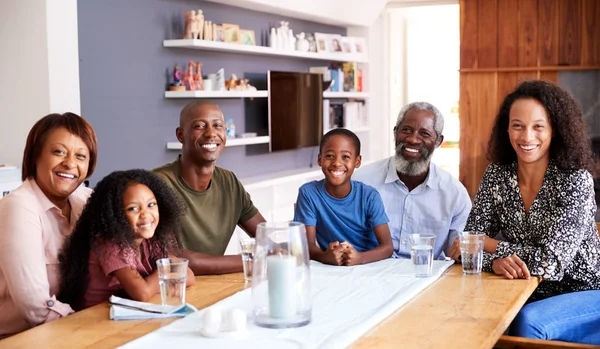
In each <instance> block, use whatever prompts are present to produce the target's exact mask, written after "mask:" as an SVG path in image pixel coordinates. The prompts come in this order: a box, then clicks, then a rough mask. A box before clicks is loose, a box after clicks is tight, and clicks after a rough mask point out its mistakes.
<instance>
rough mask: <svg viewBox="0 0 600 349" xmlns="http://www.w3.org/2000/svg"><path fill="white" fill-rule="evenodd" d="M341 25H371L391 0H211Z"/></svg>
mask: <svg viewBox="0 0 600 349" xmlns="http://www.w3.org/2000/svg"><path fill="white" fill-rule="evenodd" d="M208 1H212V2H218V3H221V4H228V5H234V6H238V7H243V8H247V9H250V10H255V11H261V12H268V13H275V14H280V15H282V16H290V17H295V18H300V19H305V20H310V21H316V22H322V23H327V24H331V25H341V26H370V25H371V24H372V23H373V22H374V21H375V20H376V18H377V16H378V15H379V13H380V12H381V10H382V9H383V8H384V7H385V5H386V3H387V2H388V1H389V0H277V1H275V0H208Z"/></svg>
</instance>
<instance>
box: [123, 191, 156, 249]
mask: <svg viewBox="0 0 600 349" xmlns="http://www.w3.org/2000/svg"><path fill="white" fill-rule="evenodd" d="M123 210H124V211H125V217H126V218H127V221H128V222H129V224H130V225H131V229H132V230H133V233H134V237H133V238H134V239H135V240H138V243H141V240H142V239H150V238H152V237H153V236H154V231H155V230H156V227H157V226H158V204H157V202H156V198H155V197H154V193H152V190H150V188H148V187H147V186H145V185H144V184H141V183H132V184H131V185H129V186H128V187H127V189H125V192H124V193H123Z"/></svg>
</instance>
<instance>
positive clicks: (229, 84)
mask: <svg viewBox="0 0 600 349" xmlns="http://www.w3.org/2000/svg"><path fill="white" fill-rule="evenodd" d="M236 86H237V76H235V74H231V77H230V78H229V80H227V81H226V82H225V89H226V90H229V91H235V87H236Z"/></svg>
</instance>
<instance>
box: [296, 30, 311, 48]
mask: <svg viewBox="0 0 600 349" xmlns="http://www.w3.org/2000/svg"><path fill="white" fill-rule="evenodd" d="M304 35H305V34H304V33H300V34H298V35H296V38H297V40H296V51H301V52H307V51H308V49H309V43H308V40H306V39H305V38H304Z"/></svg>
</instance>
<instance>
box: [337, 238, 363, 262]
mask: <svg viewBox="0 0 600 349" xmlns="http://www.w3.org/2000/svg"><path fill="white" fill-rule="evenodd" d="M341 245H342V246H344V251H343V256H342V258H343V261H342V263H343V265H346V266H353V265H359V264H362V260H361V259H362V256H361V253H360V252H358V251H357V250H356V249H355V248H354V246H352V245H350V244H349V243H347V242H345V241H344V242H342V243H341Z"/></svg>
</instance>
